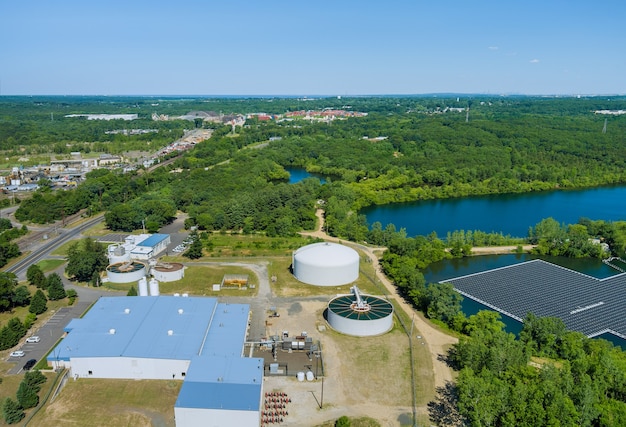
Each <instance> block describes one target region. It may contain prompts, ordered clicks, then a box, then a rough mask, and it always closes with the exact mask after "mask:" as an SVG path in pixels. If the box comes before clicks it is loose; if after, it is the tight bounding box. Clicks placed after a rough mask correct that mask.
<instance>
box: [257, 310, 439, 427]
mask: <svg viewBox="0 0 626 427" xmlns="http://www.w3.org/2000/svg"><path fill="white" fill-rule="evenodd" d="M326 305H327V302H325V301H319V300H316V301H298V302H285V303H284V304H282V305H280V304H279V305H278V306H277V310H278V312H279V313H281V316H280V317H279V318H271V325H270V326H269V327H268V332H269V333H270V335H273V334H276V335H278V334H279V333H280V332H281V331H289V333H290V334H292V333H296V334H300V333H301V332H302V331H306V333H307V335H308V336H309V337H311V338H313V340H314V342H317V341H318V340H319V342H320V344H321V349H322V361H323V368H324V369H323V372H324V377H323V378H322V376H321V375H320V376H318V377H317V378H316V379H314V380H313V381H306V380H305V381H298V379H297V377H296V373H295V372H291V375H289V376H269V377H266V378H265V380H264V389H265V391H267V392H271V391H278V392H284V393H286V394H287V395H288V396H289V397H290V398H291V399H292V402H291V403H290V404H289V415H288V416H286V417H284V418H283V423H282V424H281V425H291V426H315V425H319V424H322V423H325V422H328V421H332V420H335V419H337V418H339V417H340V416H342V415H348V416H352V417H362V416H367V417H370V418H373V419H376V420H377V421H378V422H380V423H381V425H383V426H398V425H403V424H404V423H402V422H401V420H406V421H408V422H407V424H408V425H411V424H412V413H413V410H412V391H411V372H410V355H409V350H408V349H409V344H408V337H407V335H406V334H405V333H404V331H403V329H402V328H401V327H399V325H398V323H397V321H396V322H394V327H393V328H392V330H391V331H390V332H388V333H386V334H383V335H379V336H374V337H352V336H347V335H343V334H340V333H338V332H335V331H333V330H332V329H331V328H330V327H329V325H328V324H327V323H326V321H325V319H324V317H323V314H324V310H325V308H326ZM414 349H415V353H416V356H415V357H414V360H415V361H416V372H417V381H416V382H418V383H420V384H421V385H424V384H428V385H430V386H427V387H426V388H427V389H429V390H430V389H432V388H433V372H432V365H431V360H430V355H429V354H428V350H427V349H426V347H425V345H423V344H421V343H420V342H419V341H415V343H414ZM279 360H280V355H279ZM311 367H312V369H311V370H312V371H313V372H314V371H315V368H316V366H315V359H313V361H312V363H311ZM290 371H291V369H290ZM320 373H321V370H320ZM322 383H323V385H322ZM322 387H323V396H322ZM420 389H421V388H420ZM420 394H421V398H420V400H419V401H418V402H417V403H418V406H419V407H418V414H420V416H419V419H420V422H428V417H427V415H425V414H427V410H426V403H427V402H428V400H430V399H431V398H432V397H433V394H432V393H431V392H430V391H429V392H427V393H423V392H422V393H420Z"/></svg>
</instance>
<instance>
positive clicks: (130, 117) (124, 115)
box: [65, 114, 139, 120]
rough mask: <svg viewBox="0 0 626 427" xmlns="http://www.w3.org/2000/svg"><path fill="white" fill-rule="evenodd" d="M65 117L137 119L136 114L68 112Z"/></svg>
mask: <svg viewBox="0 0 626 427" xmlns="http://www.w3.org/2000/svg"><path fill="white" fill-rule="evenodd" d="M65 117H68V118H72V117H86V118H87V120H137V119H138V118H139V115H138V114H68V115H66V116H65Z"/></svg>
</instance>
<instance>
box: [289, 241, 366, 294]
mask: <svg viewBox="0 0 626 427" xmlns="http://www.w3.org/2000/svg"><path fill="white" fill-rule="evenodd" d="M293 273H294V276H295V277H296V279H298V280H299V281H301V282H304V283H307V284H310V285H317V286H340V285H345V284H348V283H352V282H354V281H355V280H357V279H358V278H359V254H358V253H357V252H356V251H355V250H354V249H352V248H349V247H347V246H343V245H339V244H337V243H328V242H322V243H314V244H312V245H307V246H304V247H302V248H300V249H298V250H297V251H295V252H294V254H293Z"/></svg>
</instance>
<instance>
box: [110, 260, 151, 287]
mask: <svg viewBox="0 0 626 427" xmlns="http://www.w3.org/2000/svg"><path fill="white" fill-rule="evenodd" d="M145 275H146V266H145V265H144V264H142V263H140V262H137V261H131V262H121V263H117V264H111V265H109V266H108V267H107V277H108V278H109V281H111V282H113V283H130V282H137V281H138V280H139V279H141V278H142V277H144V276H145Z"/></svg>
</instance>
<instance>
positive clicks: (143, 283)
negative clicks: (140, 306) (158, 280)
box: [137, 276, 148, 297]
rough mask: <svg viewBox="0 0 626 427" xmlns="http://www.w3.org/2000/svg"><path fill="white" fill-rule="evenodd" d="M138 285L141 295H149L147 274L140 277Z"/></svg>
mask: <svg viewBox="0 0 626 427" xmlns="http://www.w3.org/2000/svg"><path fill="white" fill-rule="evenodd" d="M137 287H138V288H139V296H140V297H147V296H148V280H147V279H146V276H144V277H142V278H141V279H139V282H137Z"/></svg>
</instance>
